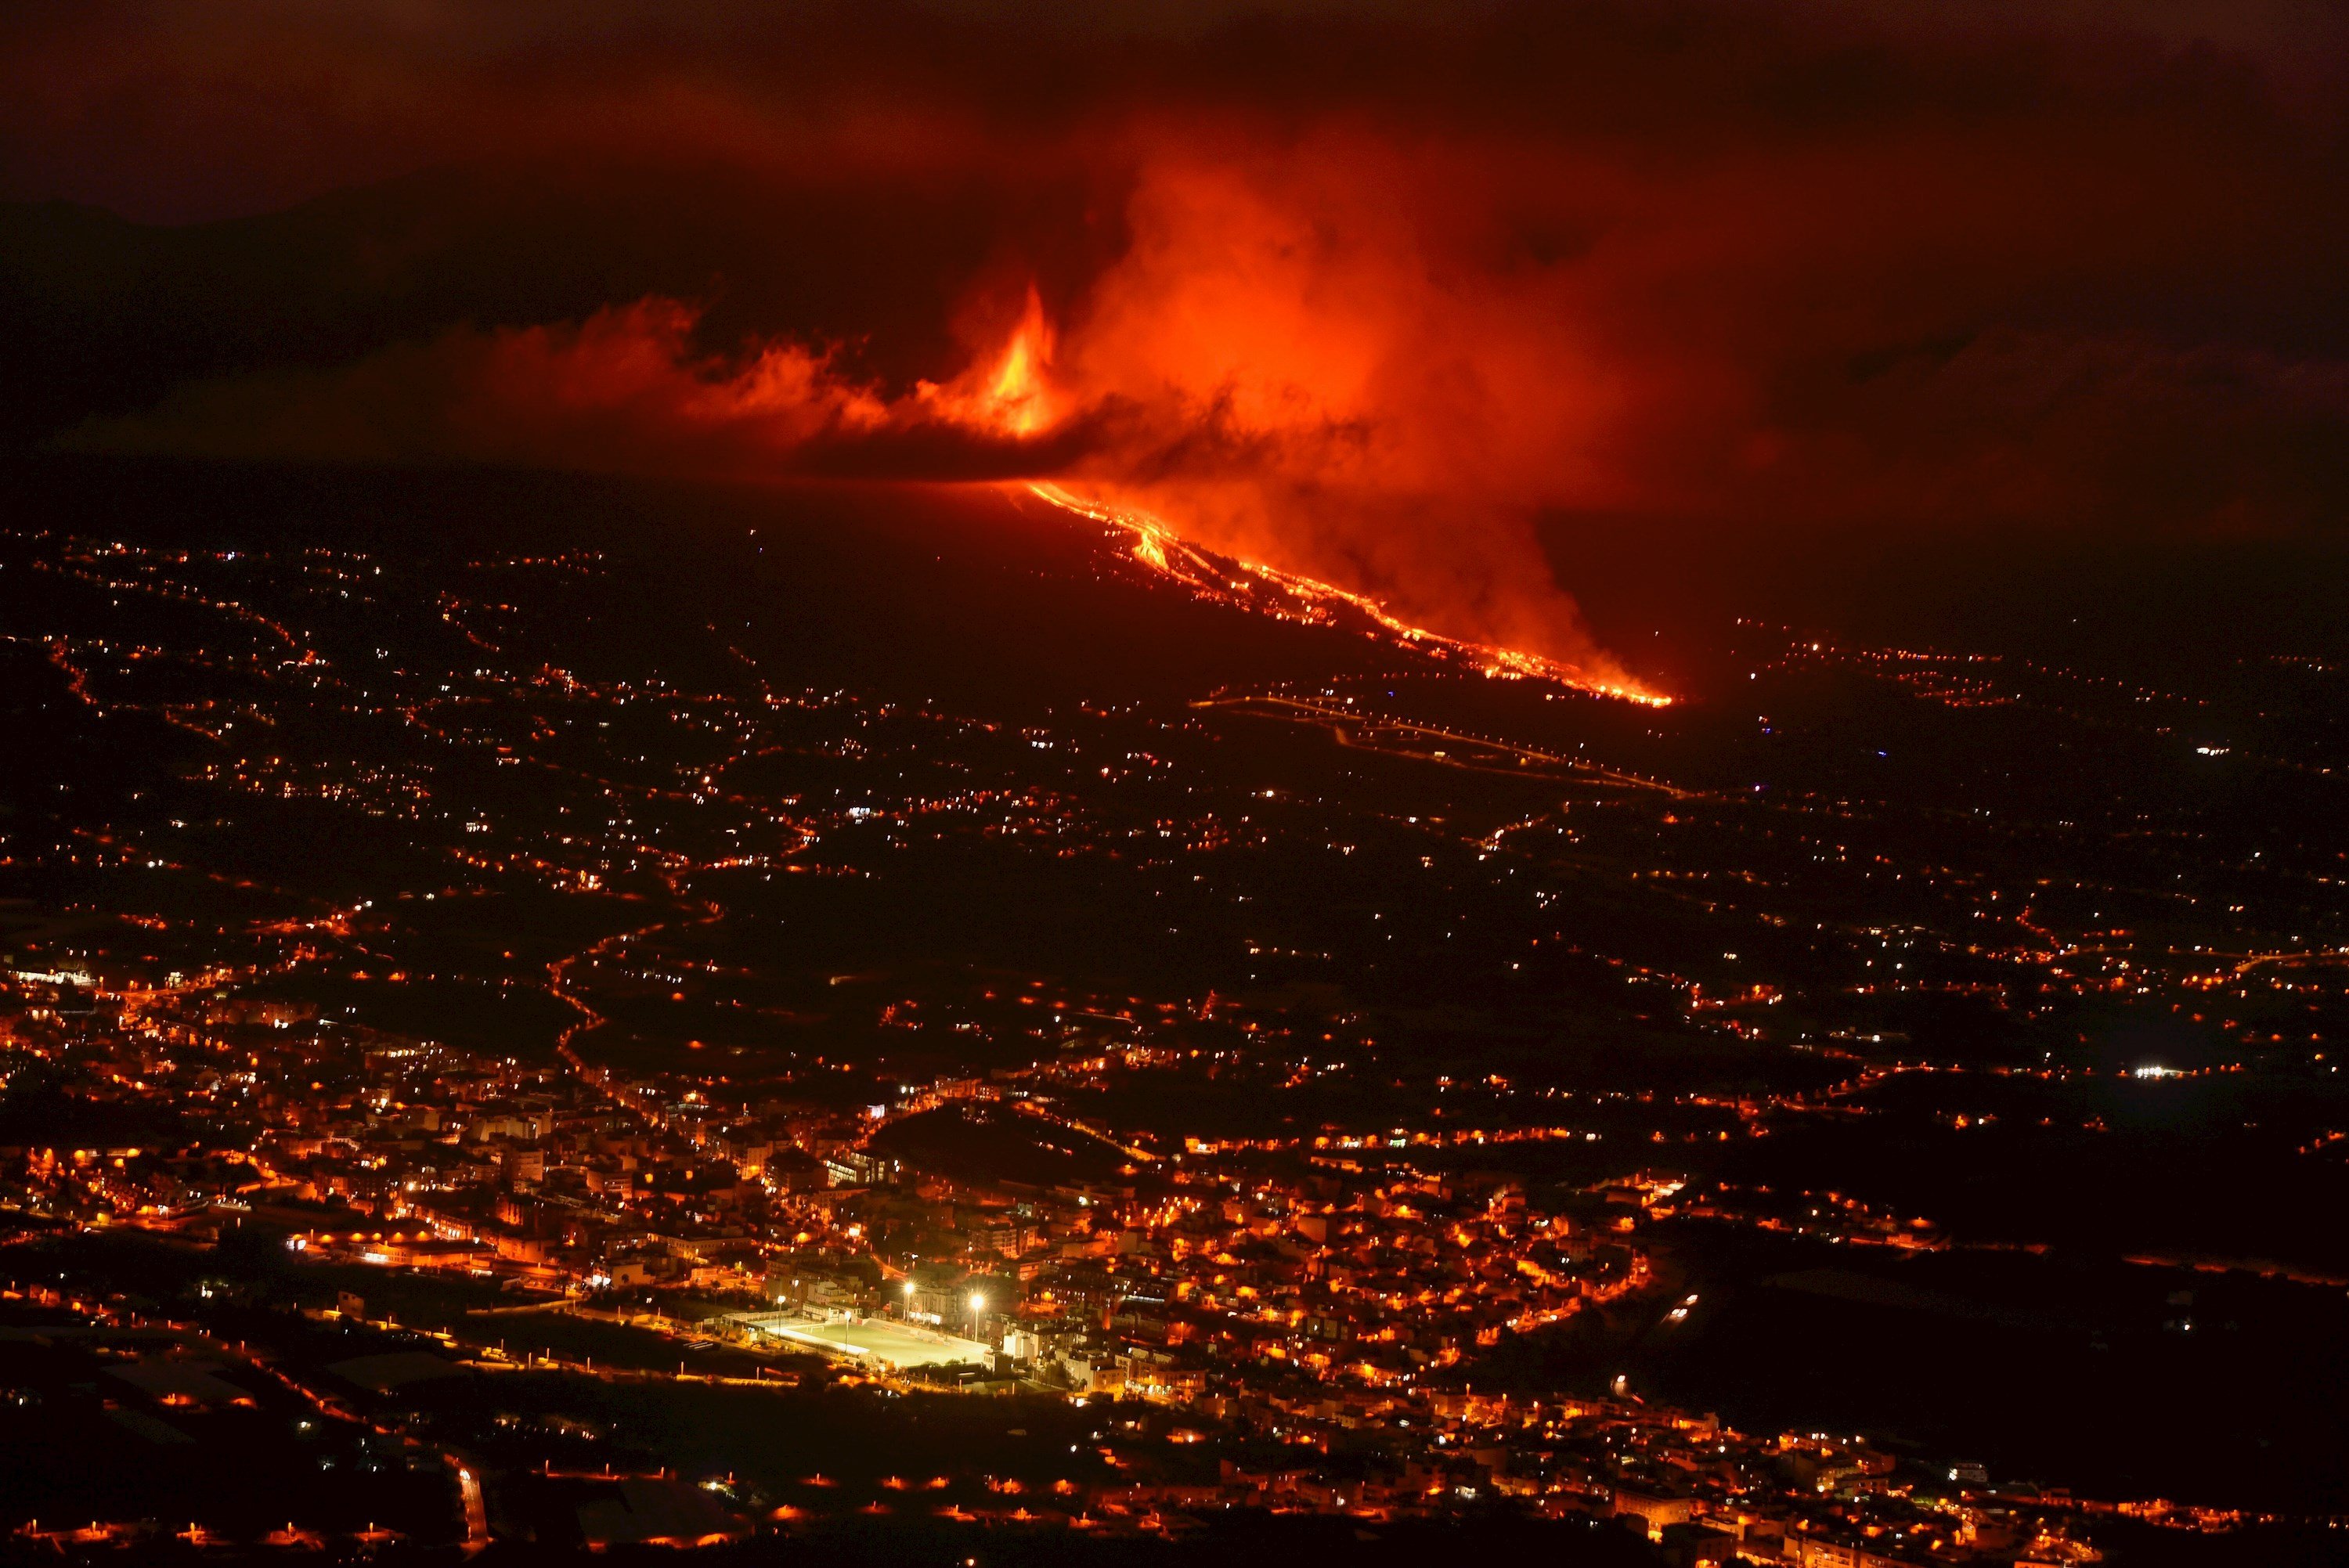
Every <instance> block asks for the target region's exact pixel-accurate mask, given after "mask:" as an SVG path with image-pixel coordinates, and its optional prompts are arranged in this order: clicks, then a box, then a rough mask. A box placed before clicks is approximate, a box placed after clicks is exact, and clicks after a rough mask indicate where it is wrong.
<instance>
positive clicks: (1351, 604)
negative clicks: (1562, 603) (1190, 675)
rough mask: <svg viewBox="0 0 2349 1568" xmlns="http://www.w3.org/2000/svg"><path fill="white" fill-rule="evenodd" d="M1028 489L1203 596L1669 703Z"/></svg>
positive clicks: (1139, 521)
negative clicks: (1129, 544)
mask: <svg viewBox="0 0 2349 1568" xmlns="http://www.w3.org/2000/svg"><path fill="white" fill-rule="evenodd" d="M1023 488H1024V490H1025V491H1026V493H1028V494H1030V495H1032V496H1034V497H1035V498H1036V499H1037V500H1041V501H1045V502H1048V503H1050V505H1052V506H1056V507H1058V508H1060V509H1061V511H1069V512H1074V513H1075V514H1076V515H1078V516H1079V517H1083V518H1089V519H1091V520H1092V521H1095V522H1098V523H1101V524H1102V525H1103V526H1104V527H1107V528H1112V529H1116V530H1120V531H1123V532H1124V533H1126V534H1127V535H1129V536H1130V537H1131V539H1132V541H1133V558H1134V559H1135V560H1136V561H1139V562H1142V563H1143V565H1145V566H1148V567H1150V568H1151V569H1152V570H1153V571H1155V572H1162V573H1165V574H1166V575H1167V576H1169V577H1171V578H1173V579H1174V580H1175V581H1176V582H1178V583H1183V584H1185V585H1186V586H1187V587H1189V588H1191V589H1193V590H1194V591H1195V592H1196V593H1199V594H1201V595H1202V596H1203V597H1206V598H1209V599H1213V600H1216V601H1218V602H1221V603H1234V604H1238V605H1241V606H1244V607H1245V608H1247V609H1249V610H1253V611H1256V612H1257V613H1259V614H1269V615H1276V616H1279V617H1281V618H1283V619H1288V620H1298V621H1304V622H1307V623H1309V624H1314V625H1325V626H1340V627H1346V628H1349V629H1354V630H1359V631H1361V632H1362V633H1364V634H1369V635H1372V636H1378V637H1381V638H1382V639H1390V640H1392V642H1394V643H1395V644H1396V645H1399V646H1402V647H1404V648H1407V649H1410V650H1411V651H1413V652H1414V653H1421V654H1425V655H1429V656H1431V657H1434V658H1438V659H1448V660H1454V661H1456V662H1458V663H1459V664H1461V665H1464V666H1466V667H1467V668H1470V669H1473V670H1475V671H1476V672H1478V673H1479V674H1481V675H1486V676H1495V677H1496V678H1498V679H1503V680H1547V681H1556V682H1557V684H1559V685H1560V686H1572V687H1574V688H1575V689H1577V690H1578V691H1587V692H1590V693H1593V694H1595V695H1597V696H1613V697H1621V698H1622V699H1623V700H1624V701H1626V702H1637V703H1645V704H1647V705H1648V706H1649V707H1670V706H1671V700H1672V699H1671V697H1668V696H1662V695H1661V694H1660V693H1657V692H1652V691H1649V690H1647V689H1645V688H1644V687H1641V686H1637V685H1634V684H1631V683H1630V682H1616V681H1600V680H1593V679H1591V678H1590V677H1589V676H1585V675H1584V674H1583V673H1582V672H1581V671H1580V670H1578V669H1575V668H1573V667H1572V666H1570V665H1563V664H1560V663H1558V662H1557V660H1555V659H1546V658H1544V657H1542V656H1541V655H1539V654H1530V653H1526V652H1523V651H1521V650H1518V649H1516V648H1500V647H1494V646H1492V645H1489V644H1485V643H1471V642H1466V641H1464V640H1463V639H1461V638H1458V637H1447V636H1445V635H1444V634H1442V633H1441V632H1431V631H1429V630H1427V629H1426V628H1425V627H1423V626H1413V625H1411V624H1408V623H1406V622H1404V621H1402V620H1400V619H1398V618H1397V617H1396V616H1394V615H1392V614H1389V613H1388V611H1387V609H1386V607H1385V606H1384V605H1382V604H1381V603H1379V602H1378V601H1377V600H1375V599H1373V598H1371V597H1370V596H1369V595H1368V594H1366V593H1350V592H1348V591H1347V590H1345V589H1343V588H1340V587H1338V586H1336V585H1335V584H1333V583H1321V582H1317V581H1316V580H1314V579H1313V578H1310V577H1303V576H1299V574H1298V573H1293V572H1283V571H1281V570H1280V569H1279V568H1278V567H1276V566H1267V565H1265V564H1263V563H1262V562H1254V561H1239V560H1235V559H1234V558H1232V557H1230V556H1228V555H1221V554H1217V553H1216V552H1213V551H1210V550H1207V549H1206V548H1204V547H1202V546H1200V545H1197V544H1195V543H1193V542H1190V541H1189V540H1186V539H1185V538H1183V537H1182V535H1180V534H1178V533H1176V532H1175V531H1174V530H1173V529H1172V528H1169V527H1168V526H1167V525H1166V523H1165V522H1164V521H1162V520H1161V519H1159V518H1156V517H1154V516H1152V515H1151V514H1150V513H1149V512H1146V511H1137V510H1135V509H1133V508H1132V507H1121V506H1110V505H1105V504H1103V503H1102V502H1099V501H1092V500H1085V499H1084V498H1083V497H1081V496H1078V495H1074V494H1071V492H1070V491H1069V490H1066V489H1064V488H1062V487H1061V486H1060V485H1057V484H1050V483H1047V482H1042V481H1036V482H1031V483H1030V484H1028V485H1026V486H1025V487H1023Z"/></svg>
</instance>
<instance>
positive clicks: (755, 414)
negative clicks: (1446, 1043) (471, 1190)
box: [0, 0, 2349, 654]
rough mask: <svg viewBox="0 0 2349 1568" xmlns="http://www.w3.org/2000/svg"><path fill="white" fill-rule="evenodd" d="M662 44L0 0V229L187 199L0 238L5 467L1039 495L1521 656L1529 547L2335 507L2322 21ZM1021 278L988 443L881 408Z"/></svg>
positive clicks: (1006, 22)
mask: <svg viewBox="0 0 2349 1568" xmlns="http://www.w3.org/2000/svg"><path fill="white" fill-rule="evenodd" d="M688 9H689V11H690V15H682V14H680V11H679V9H678V8H675V7H668V6H659V5H643V4H635V3H629V0H605V3H602V4H588V5H580V4H572V5H553V4H548V5H492V6H463V5H453V4H425V3H414V0H375V3H358V4H351V5H337V6H333V7H316V6H307V5H293V4H289V3H284V0H271V3H264V0H225V3H223V4H220V5H207V6H203V7H184V6H170V5H128V4H98V5H50V4H35V5H25V6H21V7H17V8H16V9H14V10H13V11H12V13H11V15H10V18H9V19H8V20H7V21H6V22H5V23H0V192H5V194H7V195H9V196H11V197H14V198H16V199H18V200H19V201H53V200H62V201H68V202H73V203H78V204H85V205H88V206H91V207H96V208H101V209H105V210H107V211H110V212H112V213H115V214H119V215H120V216H122V217H125V218H129V219H131V220H134V221H136V222H138V223H140V224H148V225H152V224H169V225H190V224H193V225H196V227H193V228H181V229H178V230H175V231H174V232H171V233H168V234H159V233H155V232H150V231H149V230H145V229H131V228H129V227H127V226H123V225H107V224H104V223H101V222H98V221H97V220H95V219H90V218H87V217H78V216H74V215H70V214H63V213H60V212H58V211H56V210H54V209H51V210H46V211H44V210H32V209H26V208H18V209H16V210H14V211H12V213H11V214H10V218H9V226H8V227H9V237H8V239H7V242H6V243H5V247H0V283H5V292H0V307H5V309H6V310H7V311H8V312H9V313H10V315H11V316H12V318H13V319H14V321H15V322H16V325H17V327H18V330H17V331H16V332H15V333H14V334H12V336H13V338H14V339H15V340H16V342H17V343H18V345H19V347H18V349H17V354H18V356H19V360H20V364H19V375H18V377H17V380H18V382H19V387H20V389H19V391H18V392H17V393H16V394H15V395H14V397H16V401H17V404H18V405H20V406H18V407H15V410H14V414H15V417H14V419H13V421H12V422H13V424H14V426H15V428H16V429H17V430H18V431H19V432H20V433H29V434H30V435H31V436H33V437H34V438H40V439H47V438H54V437H56V436H57V435H58V434H60V433H61V432H63V433H66V434H67V438H68V439H69V440H70V441H72V442H73V443H75V444H79V445H84V446H89V445H96V446H98V447H101V448H108V449H124V448H130V449H156V448H160V449H170V450H181V451H193V452H199V453H230V454H236V455H276V454H285V455H295V456H301V457H310V458H317V457H326V458H335V457H366V458H383V457H390V458H394V459H416V458H421V459H434V458H446V457H456V458H461V459H486V460H491V461H514V462H521V463H524V464H542V465H549V466H557V467H590V468H593V467H622V468H628V469H639V470H653V471H675V472H688V473H696V474H700V473H709V472H737V471H749V472H752V473H760V472H765V471H768V470H773V471H788V470H791V469H807V468H816V469H824V470H826V471H833V472H854V473H868V474H881V475H887V474H893V473H900V474H910V475H916V476H918V477H940V476H944V477H972V478H981V477H997V476H999V475H1000V474H1002V473H1005V472H1016V473H1029V472H1033V473H1040V474H1044V473H1049V474H1054V475H1060V476H1063V477H1067V478H1070V479H1071V480H1075V481H1082V482H1085V483H1088V484H1091V485H1092V486H1093V487H1094V488H1095V489H1097V490H1102V491H1104V492H1113V493H1116V494H1119V495H1122V496H1123V497H1125V498H1127V499H1130V500H1138V501H1141V502H1143V503H1145V504H1149V505H1152V506H1154V507H1155V508H1157V509H1158V510H1160V511H1164V512H1165V513H1167V514H1168V515H1169V516H1170V517H1174V518H1176V519H1177V520H1178V521H1180V522H1181V523H1182V524H1183V525H1185V526H1186V527H1188V528H1190V529H1192V530H1194V531H1198V532H1200V533H1203V534H1205V535H1206V536H1208V537H1211V538H1213V539H1215V540H1216V541H1217V542H1222V543H1224V544H1226V545H1227V546H1230V547H1233V548H1237V549H1243V550H1247V551H1249V552H1255V553H1258V554H1262V555H1264V556H1267V557H1269V558H1272V559H1275V560H1278V561H1282V562H1285V563H1288V564H1291V565H1295V566H1299V567H1301V568H1304V569H1307V570H1310V571H1314V572H1316V573H1319V574H1323V575H1329V576H1333V577H1338V578H1341V579H1344V580H1348V581H1351V582H1355V583H1361V584H1362V585H1365V586H1369V587H1371V588H1373V589H1376V590H1378V591H1380V592H1381V593H1386V594H1388V595H1390V596H1392V597H1395V598H1397V599H1398V600H1399V601H1401V602H1402V603H1403V604H1404V605H1405V606H1406V607H1407V608H1411V609H1414V610H1417V611H1418V612H1420V613H1422V614H1428V615H1430V616H1432V617H1433V618H1434V619H1436V620H1438V621H1440V622H1444V623H1445V624H1449V625H1451V626H1454V627H1455V628H1458V629H1464V630H1469V631H1474V632H1481V633H1487V634H1493V635H1495V636H1501V637H1510V638H1516V639H1519V640H1524V641H1527V642H1533V643H1547V644H1548V645H1551V646H1552V647H1554V648H1556V649H1557V650H1560V651H1564V652H1566V653H1568V654H1573V653H1575V652H1576V651H1577V650H1578V649H1582V648H1585V647H1586V646H1587V645H1585V644H1584V643H1583V641H1582V640H1581V634H1580V633H1579V632H1578V630H1577V629H1576V624H1575V622H1576V614H1575V611H1574V608H1573V606H1572V605H1571V604H1570V603H1568V602H1567V601H1566V600H1565V599H1564V598H1563V597H1561V596H1560V595H1559V594H1558V593H1557V592H1556V591H1555V590H1554V589H1553V588H1552V587H1551V586H1550V584H1549V582H1548V577H1549V575H1550V573H1551V572H1552V570H1553V569H1555V570H1556V572H1557V574H1558V575H1559V576H1561V577H1562V578H1564V579H1565V580H1566V581H1567V582H1568V585H1569V586H1574V585H1577V584H1578V583H1588V581H1590V577H1589V574H1588V573H1578V571H1577V570H1576V566H1575V562H1577V561H1578V559H1588V561H1590V562H1602V561H1615V562H1621V561H1630V562H1634V563H1635V564H1634V566H1633V567H1630V568H1626V569H1625V572H1626V573H1629V574H1630V575H1632V576H1636V575H1638V574H1640V573H1648V574H1653V573H1659V572H1661V573H1670V572H1671V571H1673V570H1674V569H1675V565H1674V563H1675V562H1681V561H1683V560H1693V559H1695V558H1697V557H1701V556H1716V557H1717V556H1722V555H1724V554H1727V555H1741V554H1742V555H1744V556H1753V555H1754V554H1755V553H1757V552H1762V553H1767V552H1770V551H1773V550H1776V549H1779V548H1780V547H1781V546H1783V547H1784V548H1785V550H1786V551H1788V552H1794V553H1795V554H1800V553H1801V552H1804V551H1806V550H1807V551H1816V550H1817V549H1818V548H1820V542H1821V541H1823V540H1831V539H1845V538H1858V539H1872V540H1878V541H1897V542H1916V541H1935V540H1959V541H1975V540H1986V539H1994V540H1998V541H2001V542H2003V544H2002V548H2015V549H2021V550H2026V551H2027V550H2050V549H2053V550H2063V549H2070V548H2074V547H2075V546H2077V545H2079V544H2081V543H2082V542H2098V543H2100V544H2104V545H2109V544H2111V543H2114V542H2139V541H2143V542H2154V541H2158V542H2164V543H2165V544H2169V543H2175V542H2178V541H2189V542H2197V541H2199V542H2204V543H2209V542H2225V541H2230V540H2249V541H2259V542H2267V543H2272V542H2276V541H2291V540H2317V541H2331V540H2333V538H2334V537H2335V536H2336V534H2337V531H2339V529H2340V527H2341V523H2342V520H2343V516H2344V504H2345V503H2349V178H2344V176H2349V115H2344V109H2349V91H2344V71H2349V13H2344V12H2343V11H2342V10H2341V9H2340V8H2338V7H2335V6H2325V5H2305V6H2295V5H2248V4H2227V5H2215V4H2205V5H2192V4H2176V5H2148V6H2137V7H2117V6H2116V7H2095V6H2086V5H2069V6H2066V5H2033V6H2023V5H1942V6H1920V5H1836V6H1816V5H1579V6H1557V5H1526V6H1516V5H1473V6H1445V7H1442V8H1440V10H1430V9H1427V8H1423V7H1412V6H1402V5H1394V6H1369V7H1364V6H1359V5H1287V6H1273V7H1253V6H1250V7H1242V6H1195V5H1171V4H1170V5H1143V6H1138V7H1123V8H1121V9H1120V12H1119V16H1118V19H1117V20H1115V21H1114V22H1112V21H1108V20H1104V19H1103V18H1102V17H1100V16H1098V15H1084V16H1071V15H1064V14H1063V11H1062V10H1061V8H1055V7H1048V6H1042V5H1036V6H1019V7H1002V6H980V5H944V4H939V5H912V4H895V5H854V6H852V5H837V6H825V5H815V6H794V7H789V8H784V7H775V6H771V5H709V6H701V7H692V8H688ZM387 182H388V183H387ZM305 203H306V204H307V205H306V206H305V205H304V204H305ZM289 208H291V209H295V211H291V212H287V211H286V210H287V209H289ZM1030 285H1033V286H1034V288H1035V289H1036V290H1037V291H1038V294H1039V297H1040V304H1041V305H1042V308H1043V315H1044V319H1045V320H1046V321H1047V322H1048V323H1049V325H1050V340H1049V342H1050V354H1051V358H1050V376H1049V377H1048V380H1049V384H1050V388H1051V391H1052V400H1051V402H1050V414H1051V419H1050V422H1049V428H1047V429H1045V430H1044V431H1043V432H1041V434H1039V433H1038V432H1036V431H1032V430H1025V429H1023V430H1019V431H1017V432H1009V431H1007V429H1006V428H999V427H998V426H993V425H988V424H987V422H986V421H985V420H978V422H977V423H976V424H975V423H974V420H973V418H972V417H971V416H969V415H968V412H967V411H957V410H958V409H959V408H960V406H959V405H957V406H956V407H946V406H944V405H940V404H937V403H936V402H922V401H920V400H919V399H918V397H916V394H915V393H914V392H913V391H912V390H911V388H912V384H913V383H914V381H915V380H916V379H917V378H920V377H928V378H930V379H931V380H933V381H936V382H938V383H942V384H944V385H945V386H946V387H947V389H948V390H949V391H950V392H951V391H952V390H953V389H954V388H955V387H957V386H958V385H959V386H964V387H971V386H975V385H977V383H976V382H973V381H972V379H971V378H972V377H981V378H982V379H983V378H984V377H986V376H988V375H991V374H992V370H991V368H990V367H991V366H994V365H995V364H997V363H998V358H999V355H1000V353H1001V350H1002V345H1003V344H1004V343H1005V342H1006V341H1007V338H1008V336H1009V334H1010V333H1011V331H1012V330H1013V328H1014V326H1015V325H1016V324H1017V323H1018V321H1019V318H1020V312H1021V309H1022V304H1023V301H1024V300H1025V298H1026V296H1027V293H1028V290H1029V288H1030ZM647 298H651V299H653V300H655V301H663V300H669V299H675V300H680V301H683V302H686V303H685V305H684V307H683V308H682V309H681V310H679V311H677V312H674V313H670V312H669V311H668V307H667V306H665V305H661V304H655V305H652V306H642V305H639V304H638V303H637V302H639V301H640V300H644V299H647ZM607 307H608V308H607ZM598 311H604V312H605V314H604V315H600V316H599V315H596V313H597V312H598ZM582 321H585V322H587V323H588V325H587V327H586V328H585V329H584V330H578V329H574V327H573V326H570V325H564V324H576V323H580V322H582ZM542 326H545V327H548V328H549V330H543V331H541V330H536V329H539V328H541V327H542ZM778 345H787V346H792V353H793V354H794V355H795V356H797V357H795V358H792V359H789V360H788V361H786V360H783V359H779V358H776V357H774V356H772V355H771V356H770V358H769V359H768V360H767V361H764V362H763V365H764V370H763V372H762V374H763V375H764V377H765V379H764V380H761V381H757V382H756V383H755V384H752V383H751V382H747V381H745V380H743V379H741V377H742V373H743V372H744V369H745V366H751V365H753V356H754V355H755V351H756V350H757V349H759V348H761V347H762V346H763V347H767V348H770V349H773V348H774V347H775V346H778ZM778 377H781V382H788V383H789V385H787V386H786V385H782V384H781V382H779V381H778ZM957 377H962V378H963V379H962V381H961V382H959V383H958V382H957ZM860 398H870V399H873V400H874V402H873V403H872V404H870V405H868V404H866V403H861V402H859V401H858V399H860ZM45 399H46V401H45ZM874 407H879V408H880V409H881V410H882V411H881V412H880V413H879V414H874V412H873V409H874ZM85 420H94V422H89V423H85V422H83V421H85ZM1592 570H1593V571H1594V572H1599V570H1600V569H1599V567H1597V566H1594V567H1593V569H1592ZM1601 574H1602V575H1603V573H1601ZM1584 593H1585V596H1586V597H1589V596H1590V593H1591V590H1590V589H1588V588H1587V587H1586V588H1585V589H1584Z"/></svg>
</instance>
